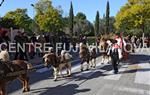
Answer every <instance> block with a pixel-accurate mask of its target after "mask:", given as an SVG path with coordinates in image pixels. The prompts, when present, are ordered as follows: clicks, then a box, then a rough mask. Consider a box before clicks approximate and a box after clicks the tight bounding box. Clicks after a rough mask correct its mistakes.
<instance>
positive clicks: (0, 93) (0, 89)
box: [0, 60, 31, 95]
mask: <svg viewBox="0 0 150 95" xmlns="http://www.w3.org/2000/svg"><path fill="white" fill-rule="evenodd" d="M30 67H31V64H29V63H28V62H26V61H23V60H14V61H7V62H4V61H0V75H1V79H0V95H6V91H5V86H6V85H7V83H8V82H9V81H13V80H14V79H17V78H19V79H20V81H21V83H22V84H23V92H28V91H30V87H29V77H28V76H27V73H24V74H19V75H16V76H8V77H7V76H6V75H7V74H8V73H11V72H15V71H20V70H27V69H30Z"/></svg>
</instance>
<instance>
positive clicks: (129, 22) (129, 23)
mask: <svg viewBox="0 0 150 95" xmlns="http://www.w3.org/2000/svg"><path fill="white" fill-rule="evenodd" d="M149 18H150V0H128V2H127V3H126V4H125V5H124V6H122V8H121V9H120V11H119V12H118V14H117V15H116V18H115V19H116V23H115V27H116V29H117V30H118V31H127V32H130V31H131V30H132V31H133V30H136V31H137V29H140V30H142V32H144V33H146V31H148V30H146V26H147V25H146V23H147V21H149V20H150V19H149ZM134 32H135V31H133V32H132V34H135V33H134ZM126 34H128V33H126Z"/></svg>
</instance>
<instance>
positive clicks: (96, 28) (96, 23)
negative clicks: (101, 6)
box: [95, 11, 99, 35]
mask: <svg viewBox="0 0 150 95" xmlns="http://www.w3.org/2000/svg"><path fill="white" fill-rule="evenodd" d="M98 34H99V12H98V11H97V13H96V18H95V35H98Z"/></svg>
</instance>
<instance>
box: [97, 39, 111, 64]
mask: <svg viewBox="0 0 150 95" xmlns="http://www.w3.org/2000/svg"><path fill="white" fill-rule="evenodd" d="M99 45H100V50H101V51H102V52H101V54H102V63H101V64H104V62H105V60H106V59H107V60H108V62H107V63H109V61H110V55H109V54H107V53H108V49H109V46H110V45H111V41H110V40H108V39H102V40H101V41H100V44H99Z"/></svg>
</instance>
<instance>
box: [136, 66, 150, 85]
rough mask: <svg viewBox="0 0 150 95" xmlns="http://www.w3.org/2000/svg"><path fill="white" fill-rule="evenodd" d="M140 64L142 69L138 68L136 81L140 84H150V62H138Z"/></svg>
mask: <svg viewBox="0 0 150 95" xmlns="http://www.w3.org/2000/svg"><path fill="white" fill-rule="evenodd" d="M138 66H140V67H141V69H139V70H137V72H136V76H135V81H134V82H135V83H138V84H146V85H150V64H149V63H144V64H138Z"/></svg>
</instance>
